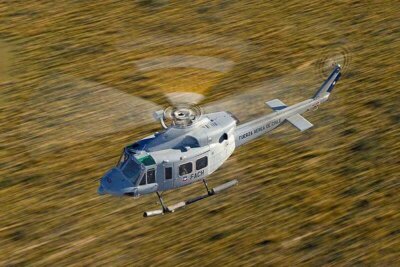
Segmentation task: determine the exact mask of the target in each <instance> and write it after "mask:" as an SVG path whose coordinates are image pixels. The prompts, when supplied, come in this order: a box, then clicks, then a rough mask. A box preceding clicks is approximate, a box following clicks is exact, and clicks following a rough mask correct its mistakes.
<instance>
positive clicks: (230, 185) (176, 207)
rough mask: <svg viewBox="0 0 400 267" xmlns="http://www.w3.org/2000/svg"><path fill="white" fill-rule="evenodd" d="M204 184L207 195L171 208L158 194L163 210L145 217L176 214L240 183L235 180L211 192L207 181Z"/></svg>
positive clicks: (150, 212)
mask: <svg viewBox="0 0 400 267" xmlns="http://www.w3.org/2000/svg"><path fill="white" fill-rule="evenodd" d="M203 183H204V186H205V187H206V190H207V194H205V195H201V196H198V197H195V198H191V199H189V200H186V201H181V202H179V203H176V204H174V205H171V206H167V205H165V203H164V200H163V199H162V197H161V195H160V193H159V192H156V193H157V197H158V199H159V200H160V204H161V208H162V209H160V210H152V211H145V212H144V213H143V217H152V216H157V215H163V214H165V213H172V212H175V211H176V210H178V209H181V208H184V207H186V206H188V205H190V204H193V203H195V202H197V201H200V200H202V199H205V198H208V197H211V196H213V195H215V194H218V193H220V192H222V191H225V190H226V189H229V188H231V187H232V186H235V185H237V184H238V181H237V180H236V179H235V180H232V181H229V182H227V183H224V184H221V185H219V186H216V187H214V188H212V189H211V190H210V189H209V188H208V184H207V181H206V180H205V179H203Z"/></svg>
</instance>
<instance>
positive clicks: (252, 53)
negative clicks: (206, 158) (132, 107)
mask: <svg viewBox="0 0 400 267" xmlns="http://www.w3.org/2000/svg"><path fill="white" fill-rule="evenodd" d="M181 2H182V3H179V4H178V3H177V2H176V1H168V0H138V1H118V2H117V1H100V2H98V1H97V2H87V1H66V2H65V3H61V2H60V3H58V4H55V3H54V2H53V1H12V2H10V1H7V2H5V1H2V2H0V42H1V45H0V56H1V62H0V70H1V73H0V81H1V84H0V89H1V140H2V144H1V150H0V151H1V154H0V166H1V169H0V203H1V208H0V210H1V220H0V248H1V253H0V265H2V266H24V265H37V266H54V265H57V266H64V265H78V266H87V265H110V266H124V265H134V266H147V265H156V266H160V265H167V266H172V265H174V266H193V265H195V266H197V265H225V264H226V265H233V266H243V265H257V266H259V265H272V266H321V265H326V266H329V265H330V266H337V265H338V266H355V265H367V266H368V265H374V266H398V265H399V264H400V262H399V259H400V212H399V210H400V198H399V192H400V182H399V178H400V177H399V174H400V167H399V164H400V155H399V154H400V153H399V148H400V142H399V141H400V136H399V135H400V132H399V127H398V126H399V122H400V114H399V103H400V94H399V92H400V91H399V88H400V82H399V77H400V68H399V61H400V57H399V55H400V53H399V50H400V43H399V39H400V31H399V29H400V23H399V19H398V14H399V13H400V10H399V9H400V8H399V5H398V3H397V2H396V1H336V2H332V1H308V2H307V1H288V2H283V1H271V2H270V1H225V0H219V1H186V2H185V3H183V1H181ZM343 47H344V48H346V50H347V51H349V54H348V56H349V57H351V62H350V64H349V65H348V66H347V69H346V74H345V76H344V77H343V78H342V80H341V81H340V82H339V84H338V85H337V87H336V88H335V90H334V94H333V95H332V101H330V102H328V103H327V104H325V105H323V106H322V107H321V108H320V110H318V112H315V113H312V114H308V115H306V116H307V118H309V120H310V121H311V122H313V123H314V125H315V127H314V128H312V129H311V130H310V131H308V132H306V133H299V132H297V131H295V130H294V129H291V128H290V127H286V126H285V127H283V128H282V129H279V131H278V133H275V134H272V135H271V136H265V137H263V138H260V139H258V140H257V141H255V142H252V143H251V144H249V145H248V146H245V147H243V148H240V149H238V150H237V151H236V152H235V154H234V156H233V158H232V159H230V160H229V161H228V162H227V163H226V165H224V166H223V168H222V169H221V170H219V171H218V172H216V173H215V175H214V176H213V178H211V179H210V183H211V184H212V185H217V184H220V183H222V182H223V181H226V180H230V179H232V178H234V177H237V178H238V179H239V182H240V183H239V186H238V187H236V188H235V189H233V190H231V191H229V193H226V194H223V195H220V196H218V197H215V198H210V199H207V200H205V201H204V202H203V203H199V204H196V205H193V206H191V207H189V208H187V209H186V210H184V211H182V212H178V213H176V214H173V215H168V216H163V217H159V218H151V219H143V218H142V217H141V213H142V211H143V210H147V209H153V208H155V207H157V204H156V199H155V198H154V197H153V196H148V197H144V198H140V199H138V200H132V199H125V198H123V199H118V198H112V197H99V196H97V194H96V190H97V186H98V180H99V178H100V177H101V176H102V174H103V173H104V172H105V171H106V170H107V169H108V168H109V167H110V166H112V165H113V164H115V161H116V160H117V157H118V155H119V153H120V151H121V149H122V147H123V146H124V145H126V144H128V143H130V142H133V141H134V140H137V139H139V138H141V137H143V136H145V135H146V134H149V133H151V132H153V131H155V130H157V129H158V128H159V127H158V125H156V124H149V125H147V126H145V125H142V126H140V127H138V126H135V127H133V128H123V127H122V128H121V129H122V130H120V131H119V130H118V129H120V128H119V127H121V125H123V124H121V123H120V124H117V126H118V125H119V127H116V130H111V131H110V130H107V131H105V132H101V131H100V132H99V133H98V134H94V133H93V131H90V128H91V126H90V125H83V124H86V123H81V124H74V122H76V121H79V119H81V118H80V117H82V116H83V117H84V119H85V120H84V122H87V121H92V122H93V123H94V124H98V125H97V126H98V127H100V128H99V129H102V128H101V125H102V122H104V121H105V120H111V121H112V120H113V119H115V120H116V119H120V121H121V122H128V121H129V118H123V117H121V115H120V117H112V116H113V115H112V114H108V113H107V112H105V111H104V110H103V111H102V112H100V111H99V110H96V109H95V110H90V109H89V110H86V109H85V108H84V107H85V105H82V103H80V102H79V101H83V100H85V101H87V100H88V99H91V98H90V97H91V95H90V94H91V93H90V92H92V91H90V90H91V89H90V88H88V87H90V86H86V87H82V89H81V87H79V86H75V85H76V81H75V80H83V79H86V80H88V81H91V82H92V83H93V84H101V85H102V86H103V87H104V88H117V89H119V90H121V91H122V92H125V93H127V94H129V95H134V96H137V97H141V98H143V99H147V100H149V101H151V102H154V103H157V104H158V105H166V99H165V96H164V93H166V92H171V91H192V90H194V91H196V92H199V93H202V94H205V95H206V98H205V100H204V103H207V102H211V101H212V100H216V99H225V98H228V99H229V98H230V97H232V96H234V95H238V94H240V93H243V92H244V91H247V90H249V91H251V88H257V87H259V86H260V85H265V86H267V87H266V88H267V89H266V92H265V98H264V97H263V98H260V99H259V102H260V103H259V104H261V105H262V103H263V101H265V100H269V99H272V98H275V97H276V96H279V98H281V99H282V100H283V101H284V102H287V103H288V104H293V103H294V102H296V101H297V100H300V99H302V98H305V97H309V96H310V95H311V94H312V92H313V91H314V90H315V89H316V88H317V86H318V84H319V83H321V81H322V80H321V77H320V76H319V75H318V71H316V70H315V64H314V63H313V62H314V61H315V60H316V59H318V58H320V57H321V56H323V55H325V54H327V53H329V51H333V50H337V49H342V48H343ZM173 55H190V56H207V57H218V58H221V59H224V60H230V61H232V62H234V63H235V65H234V66H233V68H232V69H231V70H229V71H228V72H215V71H214V72H213V71H206V70H196V69H191V68H181V69H169V70H166V71H165V72H164V71H150V72H145V73H143V72H141V71H140V70H138V68H136V67H135V64H134V62H135V61H137V60H142V59H148V58H152V57H160V56H173ZM296 69H297V71H298V72H300V74H298V73H297V72H296V71H295V70H296ZM294 71H295V74H293V72H294ZM68 80H70V84H68ZM266 81H267V82H266ZM274 81H275V82H276V81H279V82H278V85H286V86H288V87H282V90H279V88H280V87H279V86H277V87H271V88H273V89H271V90H268V85H272V84H274V83H273V82H274ZM71 83H72V84H71ZM275 85H276V84H275ZM288 88H289V89H288ZM99 90H101V89H99ZM110 90H112V89H110ZM88 92H89V93H88ZM85 93H86V94H87V95H86V96H85ZM80 94H82V95H80ZM94 98H95V97H94ZM106 100H107V101H109V104H110V106H112V105H116V104H118V103H120V102H118V101H119V100H117V99H114V98H112V99H109V100H108V99H106ZM93 101H99V100H98V99H93ZM83 103H86V102H83ZM254 104H255V103H254ZM88 105H89V104H88ZM242 105H243V108H241V109H242V110H246V109H247V107H246V103H243V104H242ZM104 106H106V105H103V106H101V107H104ZM117 109H118V107H117ZM248 109H249V112H255V113H257V112H267V110H264V111H262V110H256V108H255V106H254V107H253V108H252V109H251V108H248ZM110 113H111V112H110ZM99 114H100V115H99ZM108 116H111V117H108ZM86 119H87V121H86ZM116 123H117V122H116ZM71 125H72V126H74V127H75V128H74V127H72V126H71ZM77 126H78V127H77ZM80 126H81V127H82V128H81V129H78V128H80ZM63 129H64V130H63ZM72 129H76V132H75V131H72ZM82 129H84V131H82ZM88 136H89V137H90V136H92V137H91V138H88ZM199 190H202V187H201V185H200V184H199V185H194V186H192V187H189V188H184V189H180V190H176V191H173V192H168V193H166V199H167V201H168V202H169V203H173V202H175V201H177V200H182V199H186V198H188V197H189V196H190V195H192V194H198V192H199Z"/></svg>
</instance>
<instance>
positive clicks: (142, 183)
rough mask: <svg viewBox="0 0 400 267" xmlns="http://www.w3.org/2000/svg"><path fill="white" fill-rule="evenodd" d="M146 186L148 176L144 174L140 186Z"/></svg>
mask: <svg viewBox="0 0 400 267" xmlns="http://www.w3.org/2000/svg"><path fill="white" fill-rule="evenodd" d="M145 184H146V174H143V177H142V180H140V184H139V185H145Z"/></svg>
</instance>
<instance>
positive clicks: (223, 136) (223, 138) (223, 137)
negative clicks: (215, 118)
mask: <svg viewBox="0 0 400 267" xmlns="http://www.w3.org/2000/svg"><path fill="white" fill-rule="evenodd" d="M225 140H228V135H227V134H226V133H224V134H223V135H221V137H220V138H219V142H220V143H222V142H224V141H225Z"/></svg>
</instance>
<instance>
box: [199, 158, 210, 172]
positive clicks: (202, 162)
mask: <svg viewBox="0 0 400 267" xmlns="http://www.w3.org/2000/svg"><path fill="white" fill-rule="evenodd" d="M207 165H208V158H207V156H205V157H202V158H201V159H198V160H196V170H201V169H203V168H205V167H207Z"/></svg>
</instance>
